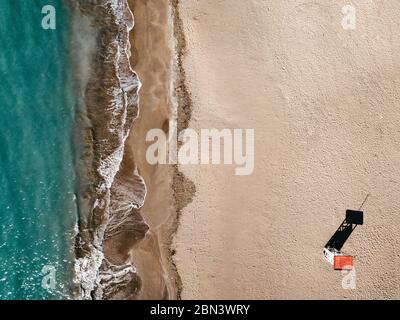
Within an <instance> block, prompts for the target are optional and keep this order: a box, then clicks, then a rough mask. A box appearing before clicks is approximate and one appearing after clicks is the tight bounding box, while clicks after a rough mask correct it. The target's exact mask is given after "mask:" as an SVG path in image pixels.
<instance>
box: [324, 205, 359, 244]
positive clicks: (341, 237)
mask: <svg viewBox="0 0 400 320" xmlns="http://www.w3.org/2000/svg"><path fill="white" fill-rule="evenodd" d="M363 223H364V212H363V211H355V210H346V218H345V219H344V220H343V222H342V224H341V225H340V226H339V228H338V229H337V230H336V232H335V233H334V235H333V236H332V237H331V238H330V239H329V241H328V242H327V243H326V245H325V248H334V249H336V250H338V251H340V250H341V249H342V247H343V245H344V244H345V242H346V241H347V239H348V238H349V237H350V235H351V234H352V233H353V231H354V230H355V229H356V227H357V226H358V225H362V224H363Z"/></svg>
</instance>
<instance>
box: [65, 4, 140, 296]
mask: <svg viewBox="0 0 400 320" xmlns="http://www.w3.org/2000/svg"><path fill="white" fill-rule="evenodd" d="M70 6H71V7H72V9H73V10H74V13H75V14H76V15H77V16H78V17H79V18H78V19H77V20H79V21H80V23H81V21H87V23H86V24H85V26H86V27H85V28H83V29H85V31H87V34H90V36H89V38H90V39H92V40H91V41H93V39H94V41H93V46H94V47H95V50H89V49H85V50H80V51H82V52H83V54H84V55H86V58H84V57H79V58H82V59H83V60H82V61H84V63H83V62H82V61H76V63H75V65H76V67H77V69H79V70H78V72H86V73H87V74H86V73H85V74H86V76H84V77H80V78H83V79H84V81H82V80H81V81H82V83H81V84H80V85H81V89H80V90H81V91H82V95H81V96H82V100H81V101H80V102H79V110H80V111H79V113H78V115H77V125H78V130H77V131H78V132H79V134H78V137H79V138H77V139H79V142H80V143H79V144H80V150H79V152H78V154H79V159H78V163H77V167H79V168H78V169H77V170H79V174H78V176H79V193H78V206H79V222H78V234H77V236H76V244H75V248H76V250H75V251H76V262H75V278H74V282H75V283H76V284H77V285H78V287H79V289H78V291H79V292H78V293H77V294H78V295H79V296H80V297H81V298H82V299H112V298H127V297H129V296H131V295H132V294H134V293H135V291H136V290H139V288H140V278H139V277H138V276H137V274H136V268H135V266H134V265H132V263H131V262H130V259H129V254H128V251H129V246H131V245H133V244H134V243H135V242H136V241H139V240H141V239H142V238H143V237H144V236H145V234H146V233H147V231H148V226H147V224H146V223H145V221H144V220H143V218H142V217H141V215H140V214H139V209H140V208H141V207H142V206H143V204H144V201H145V198H146V192H147V190H146V185H145V183H144V180H143V178H142V177H141V176H140V174H139V172H138V169H137V168H136V167H134V166H133V167H130V166H129V165H128V166H125V167H124V168H122V167H121V164H122V160H123V158H124V153H125V141H126V139H127V137H128V135H129V132H130V130H131V128H132V125H133V122H134V121H135V119H136V118H137V117H138V113H139V90H140V86H141V83H140V81H139V79H138V76H137V74H136V73H135V72H134V71H133V70H132V68H131V65H130V54H131V47H130V42H129V32H130V30H131V29H132V28H133V26H134V18H133V14H132V12H131V11H130V9H129V6H128V3H127V0H79V1H73V0H70ZM88 56H89V58H88ZM88 61H89V62H88ZM84 69H86V71H85V70H84ZM131 165H132V164H131ZM127 239H128V240H127Z"/></svg>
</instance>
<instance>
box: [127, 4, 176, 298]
mask: <svg viewBox="0 0 400 320" xmlns="http://www.w3.org/2000/svg"><path fill="white" fill-rule="evenodd" d="M129 5H130V8H131V10H132V11H133V14H134V16H135V27H134V30H133V32H132V34H131V44H132V66H133V68H134V70H135V71H136V72H137V73H138V75H139V78H140V80H141V82H142V88H141V90H140V115H139V118H138V120H137V121H136V123H135V126H134V128H133V131H132V132H131V135H130V137H129V141H128V142H127V147H128V148H131V149H132V153H133V154H134V158H135V159H134V161H135V163H136V164H137V165H138V167H139V171H140V174H141V175H142V176H143V178H144V180H145V183H146V186H147V197H146V201H145V205H144V206H143V208H142V209H141V214H142V216H143V218H144V219H145V221H146V223H147V224H148V225H149V228H150V229H149V232H148V233H147V235H146V238H145V239H144V240H143V241H141V242H140V243H139V244H138V245H136V246H135V248H133V250H132V251H131V257H132V261H133V263H134V264H135V266H136V267H137V271H138V275H139V277H140V278H141V280H142V289H141V291H140V294H139V296H138V297H137V298H138V299H164V298H169V299H175V298H176V297H177V290H178V287H179V283H178V279H177V276H176V274H175V272H174V266H173V265H172V261H171V258H170V254H169V245H170V239H171V232H172V231H173V230H174V222H175V218H176V210H175V205H174V195H173V190H172V187H171V186H172V181H173V174H174V169H173V167H172V166H169V165H160V166H152V165H149V163H148V162H147V161H146V149H147V147H148V144H147V143H145V140H146V134H147V132H148V131H149V130H150V129H155V128H159V129H163V130H166V131H167V130H168V119H169V118H170V116H171V110H173V108H174V106H173V101H172V98H171V97H172V92H171V90H172V87H171V79H172V77H173V75H172V67H173V61H172V59H173V55H172V51H171V48H172V47H173V31H172V20H171V13H170V11H169V5H168V1H159V0H129Z"/></svg>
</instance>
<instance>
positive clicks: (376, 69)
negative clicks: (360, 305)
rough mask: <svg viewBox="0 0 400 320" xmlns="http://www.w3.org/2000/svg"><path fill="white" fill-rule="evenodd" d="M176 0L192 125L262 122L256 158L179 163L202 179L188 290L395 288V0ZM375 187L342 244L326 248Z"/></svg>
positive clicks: (398, 117)
mask: <svg viewBox="0 0 400 320" xmlns="http://www.w3.org/2000/svg"><path fill="white" fill-rule="evenodd" d="M353 3H354V4H355V5H356V8H357V28H356V30H344V29H343V28H342V26H341V21H342V18H343V15H342V13H341V9H342V6H343V5H345V4H347V3H344V2H343V3H342V2H340V1H339V2H337V1H333V0H317V1H313V2H310V1H301V0H294V1H275V0H253V1H242V0H220V1H215V0H197V1H196V0H193V1H181V2H180V6H179V8H180V16H181V19H182V22H183V30H184V33H185V36H186V40H187V53H186V55H185V57H184V60H183V62H184V64H183V66H184V69H185V71H186V77H187V86H188V89H189V91H190V92H191V96H192V99H193V115H192V121H191V123H190V126H191V127H192V128H195V129H201V128H218V129H222V128H254V129H255V170H254V173H253V175H251V176H243V177H237V176H234V175H233V168H232V167H231V166H180V170H182V171H183V172H184V173H185V174H186V175H187V176H188V177H189V178H190V179H191V180H193V181H194V182H195V184H196V189H197V193H196V196H195V198H194V201H193V202H192V203H191V204H189V205H188V206H187V207H186V208H185V209H184V210H183V212H182V214H181V217H180V222H179V228H178V233H177V235H176V236H175V238H174V248H175V249H176V255H175V257H174V260H175V262H176V264H177V268H178V272H179V275H180V277H181V279H182V286H183V287H182V298H183V299H304V298H305V299H337V298H338V299H341V298H356V299H365V298H372V299H377V298H392V299H393V298H400V276H399V274H400V272H399V271H400V270H399V265H400V255H399V254H398V247H399V246H400V235H399V228H398V226H399V225H400V215H399V211H400V200H399V196H398V195H399V192H400V185H399V178H400V148H399V145H400V132H399V130H398V123H399V121H400V113H399V112H398V100H399V79H400V71H399V70H400V68H399V65H400V50H399V49H400V48H399V46H400V41H399V40H400V39H399V37H400V33H399V24H398V17H399V15H400V4H399V3H398V2H397V1H385V2H383V1H368V2H365V1H353ZM367 193H370V194H371V196H370V198H369V200H368V202H367V203H366V204H365V206H364V208H363V209H364V210H365V225H363V226H360V227H358V228H357V229H356V230H355V232H354V234H353V235H352V237H351V238H350V240H349V241H348V242H347V243H346V245H345V247H344V251H345V252H347V253H349V254H352V255H354V256H355V268H356V269H355V270H356V276H357V278H356V279H357V282H356V285H357V288H356V289H355V290H345V289H343V288H342V279H343V275H342V274H341V273H340V272H335V271H333V270H332V266H330V265H329V264H327V263H326V262H325V261H324V258H323V256H322V250H323V247H324V245H325V243H326V242H327V240H328V239H329V238H330V236H331V235H332V234H333V233H334V232H335V230H336V229H337V227H338V226H339V224H340V223H341V222H342V220H343V218H344V215H345V210H346V209H357V208H358V207H359V206H360V204H361V203H362V202H363V200H364V198H365V196H366V194H367Z"/></svg>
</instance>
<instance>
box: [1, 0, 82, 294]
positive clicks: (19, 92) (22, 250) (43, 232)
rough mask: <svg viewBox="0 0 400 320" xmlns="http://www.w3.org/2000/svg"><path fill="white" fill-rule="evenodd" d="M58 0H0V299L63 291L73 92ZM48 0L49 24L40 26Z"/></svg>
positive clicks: (67, 264) (70, 224)
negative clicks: (53, 21)
mask: <svg viewBox="0 0 400 320" xmlns="http://www.w3.org/2000/svg"><path fill="white" fill-rule="evenodd" d="M62 3H63V1H62V0H43V1H42V0H0V76H1V79H0V187H1V195H0V299H61V298H67V297H68V295H69V289H70V279H71V270H72V266H73V254H72V253H73V252H72V236H73V228H74V224H75V221H76V208H75V201H74V187H75V178H74V175H75V174H74V156H73V146H72V133H73V122H74V108H75V98H74V94H73V89H72V83H71V68H70V66H69V63H68V58H69V56H68V54H69V51H68V44H69V26H68V19H69V16H68V11H67V8H65V7H63V5H62ZM48 4H50V5H53V6H54V7H55V8H56V13H57V28H56V30H44V29H42V27H41V21H42V18H43V16H44V15H43V14H42V12H41V11H42V7H43V6H44V5H48ZM53 275H54V277H52V276H53ZM46 276H47V277H46ZM52 280H55V284H56V288H55V289H52V288H48V289H46V284H47V286H49V285H52V284H53V283H54V282H53V281H52ZM42 282H43V283H44V284H45V288H44V287H43V286H42Z"/></svg>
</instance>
